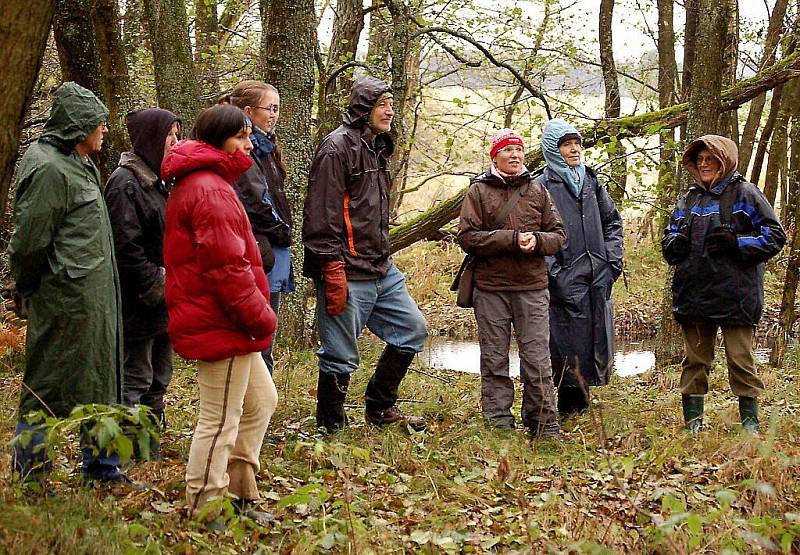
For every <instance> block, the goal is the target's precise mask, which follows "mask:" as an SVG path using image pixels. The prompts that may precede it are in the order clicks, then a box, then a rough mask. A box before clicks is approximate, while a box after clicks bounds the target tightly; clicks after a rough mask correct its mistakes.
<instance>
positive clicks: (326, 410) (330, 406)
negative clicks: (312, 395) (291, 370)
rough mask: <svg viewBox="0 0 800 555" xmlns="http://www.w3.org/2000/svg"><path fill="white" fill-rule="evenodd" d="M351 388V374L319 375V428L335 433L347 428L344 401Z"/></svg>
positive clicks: (321, 373) (324, 373)
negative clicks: (348, 389)
mask: <svg viewBox="0 0 800 555" xmlns="http://www.w3.org/2000/svg"><path fill="white" fill-rule="evenodd" d="M349 386H350V374H328V373H327V372H320V373H319V381H318V382H317V427H318V428H325V430H326V431H327V432H328V433H329V434H332V433H335V432H338V431H339V430H341V429H342V428H344V427H345V426H347V415H346V414H345V412H344V400H345V397H347V388H348V387H349Z"/></svg>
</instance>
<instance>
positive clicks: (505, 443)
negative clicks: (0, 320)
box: [0, 339, 800, 554]
mask: <svg viewBox="0 0 800 555" xmlns="http://www.w3.org/2000/svg"><path fill="white" fill-rule="evenodd" d="M364 348H365V357H364V358H365V362H364V365H363V366H364V367H363V368H361V369H359V371H358V372H357V373H356V374H355V375H354V378H353V383H352V385H351V391H350V394H349V395H348V403H349V405H348V406H349V408H348V412H349V415H350V419H351V423H352V426H351V428H349V429H348V430H346V431H344V432H342V433H339V434H336V435H333V436H321V435H319V434H317V433H316V431H315V430H314V419H313V411H314V394H315V391H314V388H315V386H316V368H315V366H316V365H315V357H314V356H313V353H311V352H310V351H301V352H292V353H288V352H287V351H286V349H285V348H281V346H278V348H277V355H278V360H277V366H276V385H277V387H278V392H279V397H280V402H279V407H278V411H277V413H276V415H275V417H274V419H273V422H272V424H271V426H270V430H269V433H270V434H274V435H273V436H272V437H270V438H269V440H268V442H266V443H265V446H264V449H263V451H262V459H261V462H262V470H261V480H262V492H263V493H264V496H265V498H266V500H267V508H268V509H269V510H271V511H272V512H273V513H274V514H275V515H276V516H277V518H278V524H277V525H276V526H275V527H273V528H271V529H257V528H255V527H253V526H252V525H250V524H249V523H248V522H246V521H241V522H240V521H237V520H236V519H232V520H231V521H230V522H229V526H228V529H227V530H226V531H225V532H211V531H208V530H206V529H205V527H204V526H203V525H202V524H201V523H197V522H194V521H191V520H189V519H187V518H186V513H185V507H184V502H183V472H184V464H185V461H186V457H187V454H188V447H189V444H190V441H191V432H192V427H193V424H194V421H195V418H196V411H197V399H196V395H197V392H196V386H195V383H194V377H195V369H194V367H193V366H191V365H186V364H180V365H179V366H178V368H177V369H176V375H175V380H174V383H173V385H172V387H171V390H170V394H169V399H168V401H169V407H168V410H167V415H168V419H169V423H170V426H169V430H168V431H167V433H166V434H165V436H164V438H163V445H164V453H165V455H166V460H165V461H163V462H160V463H144V464H140V465H138V466H137V467H134V468H133V469H132V470H131V471H130V474H131V475H132V476H133V477H134V478H137V479H140V480H144V481H147V482H149V483H151V484H153V485H155V486H156V487H157V488H158V489H157V490H153V491H148V492H136V493H126V492H115V491H113V490H103V489H100V490H91V489H87V488H84V487H82V486H80V485H79V484H78V480H77V477H76V476H74V467H75V465H76V464H77V458H76V456H75V454H76V453H73V454H72V458H71V459H68V456H69V455H70V454H69V453H65V457H64V458H62V459H60V460H59V464H57V468H56V471H55V472H54V474H53V480H52V484H51V488H50V490H49V491H48V492H47V493H46V494H31V493H26V492H23V491H22V490H21V489H20V488H19V487H18V486H15V485H13V484H12V483H10V481H9V478H8V474H7V472H6V473H5V474H4V475H3V477H2V479H1V480H0V486H2V487H1V489H0V502H2V504H3V507H4V509H3V510H2V511H0V550H2V551H5V552H9V553H15V554H16V553H142V552H149V553H159V552H179V553H197V552H207V553H240V552H255V551H257V550H259V549H260V550H262V552H272V551H281V552H295V553H310V552H318V551H324V550H326V549H327V550H330V551H332V552H342V553H344V552H347V553H351V552H353V553H365V552H375V553H385V552H404V551H416V552H442V551H448V552H459V551H463V552H514V551H519V552H526V551H527V552H543V551H552V552H590V553H601V552H621V551H630V552H664V553H666V552H670V553H673V552H678V553H680V552H689V551H692V552H695V551H697V552H709V553H711V552H714V553H718V552H721V551H723V550H724V549H730V550H732V552H737V551H738V552H741V553H745V552H753V551H763V552H769V551H772V550H774V549H778V550H780V549H781V546H784V547H785V548H786V550H787V551H788V550H791V549H794V550H797V549H799V548H800V521H799V520H798V519H800V515H797V514H796V513H797V507H799V506H800V486H798V477H800V476H798V474H799V473H800V472H799V469H798V463H799V462H800V458H799V457H800V448H798V442H797V438H798V435H800V424H799V423H798V422H799V421H798V412H799V411H800V401H798V395H797V394H798V391H797V385H796V384H797V379H796V375H797V369H798V363H797V360H795V359H793V360H790V361H789V363H788V364H789V366H788V367H787V368H785V369H777V370H775V369H769V368H762V374H763V377H764V380H765V382H766V384H767V386H768V394H767V395H766V397H765V401H764V407H765V408H764V411H763V418H762V420H763V422H764V424H765V428H766V427H767V426H769V427H770V431H769V433H766V434H765V435H764V437H763V438H762V439H755V438H751V437H748V436H746V435H743V434H741V433H740V430H739V426H738V424H737V420H738V416H737V414H736V406H735V402H734V399H733V397H732V396H731V394H730V393H729V390H728V387H727V384H726V381H725V380H726V378H725V372H724V371H723V369H722V368H716V369H715V372H714V374H713V376H712V378H713V379H712V394H711V395H709V397H708V411H707V414H708V415H707V418H706V421H707V423H708V429H707V430H706V431H703V432H702V433H701V434H700V435H699V436H698V437H697V438H695V439H691V438H688V437H687V436H686V435H685V434H684V433H683V431H682V427H681V418H680V407H679V395H678V392H677V390H676V386H677V381H678V375H677V371H676V370H675V369H674V368H669V369H664V370H658V371H655V372H651V373H649V374H647V375H645V376H643V377H641V378H638V379H625V380H623V379H620V378H614V379H613V380H612V383H611V384H610V385H609V386H607V387H604V388H599V389H595V390H594V392H595V404H594V405H593V406H592V410H591V411H590V413H589V414H588V415H585V416H581V417H578V418H576V419H573V420H570V421H568V422H566V423H565V424H564V433H563V435H564V442H563V444H560V445H559V444H555V443H552V442H544V443H540V442H531V441H530V440H529V439H528V438H527V436H526V435H525V433H524V432H523V431H522V430H518V431H517V432H516V433H509V432H502V431H497V430H492V429H488V428H485V427H484V426H483V425H482V423H481V419H480V413H479V382H478V379H477V378H476V377H474V376H469V375H457V374H454V373H448V372H439V371H435V370H431V369H428V368H424V367H421V366H417V365H418V363H415V367H414V370H413V371H412V372H411V373H410V374H409V376H408V378H407V379H406V381H405V382H404V384H403V387H402V389H401V396H402V397H403V398H406V399H413V400H415V401H417V402H413V403H412V402H406V403H403V408H404V409H405V410H407V411H409V412H414V413H417V414H422V415H424V416H426V417H427V418H428V419H429V421H430V422H431V423H432V425H431V428H430V430H429V431H427V432H424V433H419V434H413V435H409V434H408V433H406V432H404V431H402V430H399V429H387V430H379V429H374V428H372V427H368V426H366V425H365V424H364V421H363V408H362V407H361V405H362V404H363V392H364V389H365V387H366V382H367V379H368V378H369V374H370V372H369V371H368V370H367V369H368V368H370V367H371V366H372V365H373V364H374V362H375V360H376V358H377V355H378V353H379V350H378V348H379V346H378V344H377V342H376V341H374V340H371V339H367V340H366V341H365V342H364ZM422 372H424V374H423V373H422ZM0 377H1V378H2V381H3V383H2V390H1V391H2V413H1V414H2V422H0V426H2V434H3V437H4V438H10V435H11V432H12V429H13V419H14V413H13V410H11V409H9V407H13V406H14V405H15V403H16V398H17V395H18V391H19V390H18V387H19V376H18V375H16V374H13V373H8V372H7V373H5V374H2V376H0ZM518 398H519V394H518ZM518 408H519V407H515V409H514V410H515V412H516V413H518ZM75 451H76V452H77V449H75ZM115 494H118V496H116V497H115Z"/></svg>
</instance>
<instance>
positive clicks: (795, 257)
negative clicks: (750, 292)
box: [770, 82, 800, 367]
mask: <svg viewBox="0 0 800 555" xmlns="http://www.w3.org/2000/svg"><path fill="white" fill-rule="evenodd" d="M792 85H793V87H792V88H795V87H797V85H796V82H792ZM795 94H796V92H795ZM791 111H792V114H791V129H792V130H791V134H790V140H791V150H790V153H789V185H788V187H789V194H788V196H789V198H790V199H792V198H793V199H794V200H792V201H790V202H789V206H787V208H789V207H791V209H792V218H791V220H792V223H790V224H789V225H787V229H791V228H794V229H793V232H792V233H790V237H791V239H790V240H789V255H788V261H787V263H786V276H785V278H784V282H783V293H782V295H781V308H780V312H779V313H778V333H777V334H776V337H775V343H774V344H773V346H772V352H771V353H770V364H771V365H773V366H775V367H778V366H780V365H782V364H783V359H784V356H785V354H786V347H787V345H788V344H789V339H790V338H792V337H796V334H795V333H794V326H795V324H796V321H797V316H796V313H795V301H796V299H797V285H798V282H800V233H798V231H797V222H800V202H798V199H797V196H798V191H800V103H798V102H796V101H795V102H793V103H792V104H791ZM792 224H794V225H792Z"/></svg>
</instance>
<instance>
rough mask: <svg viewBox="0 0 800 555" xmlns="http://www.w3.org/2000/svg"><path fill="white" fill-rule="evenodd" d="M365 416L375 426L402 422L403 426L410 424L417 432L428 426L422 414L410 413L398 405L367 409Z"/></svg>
mask: <svg viewBox="0 0 800 555" xmlns="http://www.w3.org/2000/svg"><path fill="white" fill-rule="evenodd" d="M364 416H365V418H366V420H367V422H368V423H370V424H372V425H373V426H386V425H388V424H400V425H402V426H410V427H411V429H412V430H414V431H415V432H419V431H421V430H424V429H425V428H426V427H427V426H428V423H427V422H425V419H424V418H422V417H421V416H411V415H408V414H406V413H404V412H403V411H401V410H400V409H399V408H398V407H396V406H392V407H389V408H388V409H386V410H381V411H365V413H364Z"/></svg>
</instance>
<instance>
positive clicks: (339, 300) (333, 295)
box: [322, 260, 347, 316]
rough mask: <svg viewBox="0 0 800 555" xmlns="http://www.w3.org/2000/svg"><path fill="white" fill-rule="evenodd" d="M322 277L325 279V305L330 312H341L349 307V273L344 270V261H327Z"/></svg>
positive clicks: (332, 314)
mask: <svg viewBox="0 0 800 555" xmlns="http://www.w3.org/2000/svg"><path fill="white" fill-rule="evenodd" d="M322 278H323V279H324V280H325V306H326V310H327V311H328V314H330V315H331V316H336V315H337V314H341V313H342V312H343V311H344V309H345V308H346V307H347V274H345V272H344V262H342V261H341V260H335V261H333V262H326V263H325V264H324V265H323V266H322Z"/></svg>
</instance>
